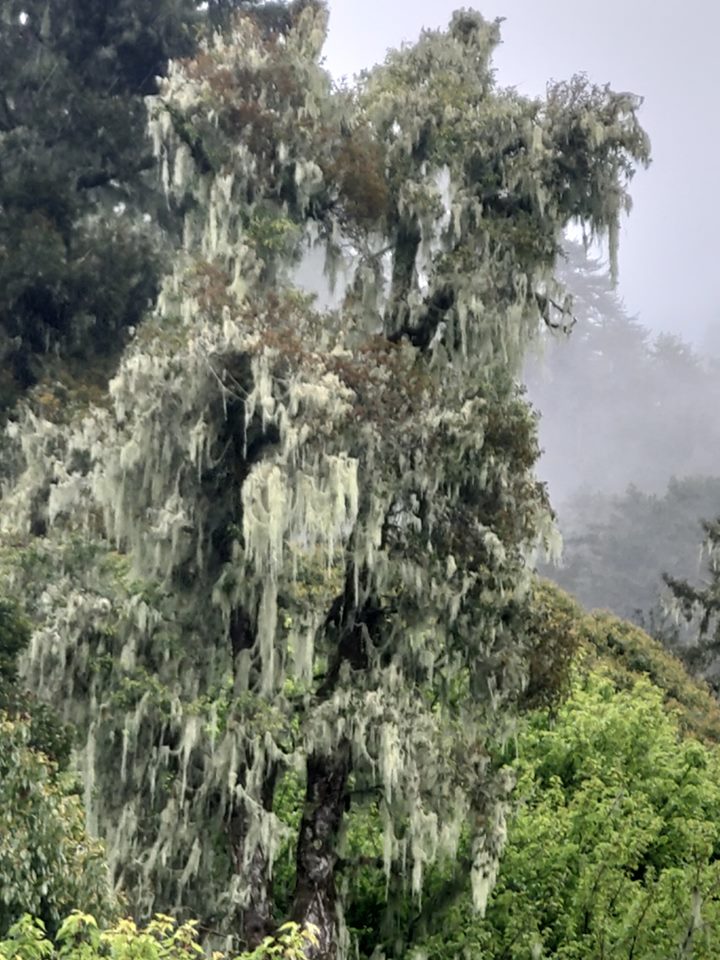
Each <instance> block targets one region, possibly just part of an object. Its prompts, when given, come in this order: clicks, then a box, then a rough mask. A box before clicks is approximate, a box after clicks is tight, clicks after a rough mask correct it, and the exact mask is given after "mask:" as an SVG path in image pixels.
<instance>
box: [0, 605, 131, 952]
mask: <svg viewBox="0 0 720 960" xmlns="http://www.w3.org/2000/svg"><path fill="white" fill-rule="evenodd" d="M29 636H30V631H29V628H28V625H27V624H26V623H25V622H24V621H23V619H22V618H21V617H20V616H19V615H18V612H17V608H16V606H15V605H14V604H12V603H10V602H8V601H6V600H0V810H1V811H2V812H1V813H0V827H1V828H0V936H2V935H4V934H5V933H6V932H7V931H8V929H9V928H10V926H11V925H12V924H14V923H15V922H17V921H19V920H20V918H21V917H22V915H23V914H24V913H26V912H28V911H29V912H32V913H34V914H36V915H37V917H38V918H39V919H41V920H42V921H43V923H44V924H45V926H46V927H47V928H48V929H50V930H51V931H54V930H56V929H57V928H58V925H59V923H60V921H61V919H62V918H63V916H64V915H65V913H67V912H68V911H69V910H70V909H72V908H74V907H75V908H76V907H78V906H82V907H83V908H84V909H87V910H93V911H95V912H96V913H97V914H98V916H101V917H103V916H104V917H107V916H109V915H110V914H111V912H112V909H113V903H112V898H111V896H110V892H109V887H108V877H107V868H106V865H105V857H104V850H103V848H102V846H101V845H100V844H98V843H97V842H96V841H93V840H91V839H90V838H89V837H88V835H87V833H86V831H85V815H84V811H83V807H82V801H81V799H80V797H79V796H78V795H77V793H76V790H75V779H76V778H75V776H74V775H73V774H70V773H68V771H67V767H68V759H69V736H68V732H67V730H66V729H65V728H64V727H63V724H62V723H59V722H58V719H57V716H55V715H53V713H52V711H50V710H49V709H48V708H47V707H45V706H44V705H42V704H39V703H37V702H35V701H34V699H33V698H32V697H30V696H29V695H27V694H25V693H24V692H23V691H22V690H21V689H20V688H19V687H18V677H17V657H18V656H19V654H20V653H21V652H22V650H23V649H24V647H25V645H26V643H27V641H28V639H29Z"/></svg>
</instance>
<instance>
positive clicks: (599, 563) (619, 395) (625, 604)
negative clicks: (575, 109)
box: [526, 244, 720, 629]
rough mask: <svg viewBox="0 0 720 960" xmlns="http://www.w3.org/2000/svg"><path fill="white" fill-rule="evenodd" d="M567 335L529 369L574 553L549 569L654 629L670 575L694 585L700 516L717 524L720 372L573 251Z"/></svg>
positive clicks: (552, 483) (548, 339)
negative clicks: (645, 316)
mask: <svg viewBox="0 0 720 960" xmlns="http://www.w3.org/2000/svg"><path fill="white" fill-rule="evenodd" d="M563 273H564V276H563V279H564V281H565V282H566V284H567V285H568V287H569V288H570V290H571V291H572V293H573V295H574V299H575V306H574V316H575V318H576V323H575V326H574V328H573V330H572V332H571V333H570V335H557V334H552V335H546V336H545V338H544V340H543V342H542V345H541V349H540V350H539V351H538V352H537V353H536V355H535V356H534V357H533V358H532V359H531V361H530V362H529V363H528V365H527V368H526V382H527V387H528V394H529V397H530V399H531V401H532V403H533V405H534V406H535V407H536V409H537V410H538V411H539V414H540V425H539V433H540V442H541V446H542V447H543V450H544V453H543V456H542V459H541V461H540V465H539V471H538V472H539V475H540V477H541V479H543V480H544V481H546V482H547V483H548V487H549V490H550V496H551V499H552V502H553V504H554V506H555V509H556V511H557V515H558V524H559V527H560V530H561V533H562V535H563V541H564V551H563V558H562V560H561V562H560V565H559V566H554V567H550V566H548V567H545V568H544V572H545V573H546V574H547V575H548V576H550V577H552V578H553V579H554V580H556V581H557V582H558V583H559V584H560V585H561V586H563V587H564V588H566V589H568V590H569V591H570V592H572V593H573V594H574V595H575V596H576V597H577V598H578V599H579V600H580V601H582V602H583V603H584V604H585V605H586V606H587V607H602V608H608V609H611V610H613V612H615V613H617V614H618V615H620V616H623V617H627V618H630V619H634V620H635V621H637V622H639V623H642V624H644V625H645V626H647V627H649V628H651V629H652V627H653V624H655V625H657V624H658V623H659V622H660V621H661V620H662V619H663V614H662V608H661V604H660V597H661V596H662V594H663V591H664V584H663V580H662V574H663V573H670V574H671V575H673V576H676V577H685V578H689V579H690V580H696V579H697V577H698V576H699V570H700V546H701V541H702V537H703V531H702V527H701V520H702V519H710V518H713V517H715V516H716V515H717V514H720V418H718V416H717V415H716V411H717V410H719V409H720V376H718V374H719V373H720V362H719V361H718V357H717V354H716V353H715V352H714V351H713V350H712V341H711V339H709V338H706V343H707V349H706V350H703V351H702V352H701V351H700V350H699V349H697V348H695V347H693V346H691V345H690V344H689V343H687V342H685V341H683V340H682V339H680V338H679V337H676V336H672V335H668V334H659V335H658V334H653V333H652V332H651V331H650V330H649V329H648V328H647V327H646V326H644V325H643V324H642V323H641V322H640V321H639V320H638V319H637V318H635V317H632V316H629V315H628V313H627V312H626V310H625V308H624V306H623V303H622V302H621V300H620V299H619V298H618V296H617V295H616V294H615V292H614V290H613V286H612V283H611V281H610V278H609V276H608V275H607V272H606V271H605V270H604V269H603V267H602V265H601V264H600V263H599V262H598V261H597V260H593V259H592V258H591V257H588V256H587V255H586V253H585V250H584V249H583V247H582V245H580V244H571V245H569V247H568V250H567V258H566V261H565V265H564V268H563Z"/></svg>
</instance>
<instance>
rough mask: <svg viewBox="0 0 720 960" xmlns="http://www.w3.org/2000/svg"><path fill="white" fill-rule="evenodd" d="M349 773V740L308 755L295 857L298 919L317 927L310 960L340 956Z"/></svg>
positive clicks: (294, 907) (330, 959)
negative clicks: (340, 876) (340, 853)
mask: <svg viewBox="0 0 720 960" xmlns="http://www.w3.org/2000/svg"><path fill="white" fill-rule="evenodd" d="M349 773H350V745H349V744H348V743H341V744H340V745H339V746H338V747H337V749H336V750H335V752H334V753H332V754H329V755H320V754H313V755H312V756H310V757H309V758H308V762H307V787H306V793H305V809H304V811H303V816H302V820H301V823H300V832H299V835H298V846H297V856H296V863H297V881H296V886H295V897H294V903H293V919H294V920H295V921H296V922H297V923H300V924H312V925H313V926H314V927H315V933H316V936H317V938H318V944H317V946H312V947H310V948H309V949H308V952H307V956H308V958H309V960H335V958H336V957H337V935H338V904H337V888H336V884H335V868H336V865H337V836H338V831H339V829H340V824H341V823H342V817H343V813H344V811H345V791H346V787H347V780H348V775H349Z"/></svg>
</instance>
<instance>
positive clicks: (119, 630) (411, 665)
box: [3, 0, 648, 958]
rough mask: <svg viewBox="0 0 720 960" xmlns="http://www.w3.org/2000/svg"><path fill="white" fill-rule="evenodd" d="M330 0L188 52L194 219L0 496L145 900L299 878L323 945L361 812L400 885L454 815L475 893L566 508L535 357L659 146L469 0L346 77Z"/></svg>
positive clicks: (254, 895)
mask: <svg viewBox="0 0 720 960" xmlns="http://www.w3.org/2000/svg"><path fill="white" fill-rule="evenodd" d="M326 20H327V11H326V8H325V6H324V4H322V3H320V2H316V0H310V2H296V3H294V4H292V5H291V6H290V7H289V8H288V10H287V16H285V17H280V16H278V17H277V18H270V19H268V18H265V19H264V20H262V21H258V20H257V19H255V18H253V17H252V16H249V15H243V16H240V17H238V18H237V19H235V20H234V21H232V28H231V29H230V30H229V31H226V32H225V33H224V35H220V34H218V35H216V36H215V37H214V38H213V39H212V40H211V41H208V42H207V43H206V44H205V45H204V46H203V47H202V49H201V50H200V52H199V53H198V55H197V56H196V57H195V58H194V59H192V60H188V61H184V62H178V63H175V64H173V66H172V68H171V70H170V73H169V76H168V78H167V81H166V82H165V83H164V84H163V86H162V89H161V92H160V95H159V96H158V98H157V99H156V101H155V104H154V108H153V117H154V119H153V135H154V145H155V153H156V155H157V156H158V157H159V158H160V164H161V175H162V179H163V182H164V184H165V186H166V189H167V191H168V194H169V196H170V197H171V198H172V200H173V202H174V203H175V204H176V205H177V206H178V207H180V208H183V209H184V210H185V211H186V214H185V227H184V245H183V250H182V252H181V254H180V255H179V256H178V257H177V258H176V260H175V263H174V269H173V271H172V273H171V274H170V275H169V276H168V278H167V279H166V281H165V282H164V284H163V288H162V292H161V296H160V298H159V301H158V306H157V310H156V311H155V313H154V315H153V316H152V317H150V318H148V319H147V320H146V321H145V323H144V324H143V325H142V326H141V327H140V328H139V330H138V332H137V335H136V336H135V338H134V341H133V342H132V343H131V344H130V346H129V348H128V350H127V351H126V354H125V356H124V358H123V360H122V363H121V365H120V368H119V370H118V373H117V375H116V377H115V378H114V380H113V381H112V382H111V384H110V388H109V393H108V396H107V397H106V399H105V401H104V402H102V403H99V404H97V405H95V406H91V407H90V408H89V409H88V410H87V411H86V412H85V413H84V414H83V415H81V416H78V417H74V418H66V419H63V418H62V417H59V416H56V417H55V418H54V422H51V421H49V420H46V419H43V418H42V417H41V416H39V415H38V413H37V411H36V412H34V413H33V412H29V411H28V412H27V413H26V414H25V415H24V417H23V418H21V419H20V420H19V421H18V422H17V423H14V424H13V425H12V427H11V433H12V435H13V437H14V438H15V442H16V445H17V458H18V463H19V467H18V478H17V481H16V484H15V487H14V490H13V491H11V492H10V493H9V494H8V496H7V497H6V498H5V500H4V504H3V510H4V524H5V527H6V529H7V531H8V534H7V535H6V540H5V543H6V546H7V550H6V553H7V557H8V559H9V561H11V562H12V564H13V566H12V577H13V578H14V583H15V587H16V589H18V590H22V592H23V595H24V598H25V601H26V604H27V606H28V609H29V610H30V611H31V612H32V614H33V616H34V617H35V618H37V619H38V620H39V621H40V623H41V626H40V627H39V629H38V630H37V631H36V634H35V636H34V638H33V642H32V645H31V652H30V656H29V657H28V658H27V662H26V669H27V675H28V676H29V677H31V678H32V680H33V682H34V684H35V685H36V687H37V689H38V690H39V691H41V692H43V693H44V694H45V695H47V696H49V697H51V698H53V699H55V700H56V701H59V702H61V703H62V704H63V705H64V707H65V709H66V711H67V713H68V715H69V716H70V717H71V718H72V719H73V720H74V721H75V722H77V723H78V724H79V725H80V726H81V727H82V728H83V729H84V730H85V733H86V741H85V746H84V750H83V752H82V755H81V768H82V770H83V773H84V777H85V781H86V785H87V798H88V804H89V808H90V811H89V812H90V818H91V823H93V824H94V825H95V826H96V827H97V828H98V829H99V830H100V831H101V833H102V834H103V835H104V836H105V837H107V840H108V844H109V847H110V859H111V866H112V868H113V870H114V873H115V878H116V880H117V881H118V882H119V883H121V884H122V885H124V887H125V889H126V890H127V892H128V894H129V896H130V897H131V899H132V901H133V903H134V905H135V908H136V909H137V910H138V911H140V912H142V911H149V910H151V909H153V908H157V907H163V908H165V909H167V908H168V906H171V905H175V906H182V905H186V906H187V905H190V909H191V911H192V912H193V913H197V912H199V913H200V914H201V915H202V916H203V918H204V919H205V920H206V922H208V924H209V925H210V926H211V927H213V928H214V929H215V930H216V931H220V932H222V933H225V934H233V933H235V934H239V936H240V937H241V939H242V940H244V941H246V942H248V943H250V944H252V943H256V942H257V941H258V940H259V939H260V938H261V937H262V936H263V934H264V933H265V932H266V931H267V930H269V929H271V928H272V927H273V925H274V924H275V923H276V922H277V920H278V919H279V915H283V914H289V915H290V916H292V917H293V918H294V919H296V920H298V921H300V922H303V923H310V922H311V923H313V924H315V925H316V926H317V928H318V931H319V934H318V936H319V940H318V944H317V946H314V947H312V948H311V949H310V953H311V954H312V955H313V956H316V957H319V958H329V957H334V956H336V955H337V954H342V953H344V952H345V951H346V949H347V947H348V936H347V935H346V934H345V933H343V904H344V902H345V900H346V899H347V895H348V894H347V883H346V881H345V880H344V879H343V876H344V872H345V871H346V870H348V869H352V864H351V863H349V862H348V860H346V858H345V856H344V855H343V853H342V844H343V841H342V834H343V825H344V823H345V822H346V821H347V818H348V816H349V815H352V813H353V811H357V810H360V811H365V812H366V814H367V816H370V817H375V818H377V819H378V821H379V822H380V823H381V825H382V834H383V843H382V853H381V856H380V857H379V861H380V862H379V870H381V871H384V873H385V875H386V878H387V880H386V883H387V885H388V890H389V892H390V893H391V894H392V893H393V892H394V891H395V892H397V891H398V890H400V889H402V887H403V885H406V886H407V889H408V890H410V891H411V892H412V894H413V895H414V896H415V897H416V898H418V900H419V899H420V898H421V895H422V892H423V888H424V885H425V879H426V874H427V870H428V869H429V867H430V866H431V865H432V864H433V863H434V862H436V861H438V860H449V861H452V860H453V858H454V857H455V855H456V852H457V850H458V847H459V844H460V843H461V842H463V843H466V844H467V849H468V850H469V862H470V864H471V870H470V872H471V874H472V886H473V890H474V899H475V904H476V907H477V908H478V909H480V910H482V909H484V906H485V902H486V899H487V896H488V892H489V889H490V888H491V886H492V882H493V878H494V876H495V871H496V865H497V860H498V856H499V853H500V850H501V847H502V844H503V840H504V835H505V826H504V805H505V802H506V799H507V792H508V789H509V787H510V781H509V778H508V776H507V773H506V772H505V771H503V770H500V771H497V770H495V769H494V768H493V763H492V756H491V751H490V743H491V741H492V738H493V737H496V736H498V735H500V734H502V733H503V731H505V732H507V724H508V721H509V719H510V717H511V715H512V710H513V705H514V703H515V702H516V700H517V698H518V696H519V695H520V693H521V692H522V690H523V688H524V687H526V686H527V684H528V682H529V674H530V670H531V663H532V660H533V656H532V649H531V648H532V640H531V637H530V632H529V629H528V626H527V618H526V608H527V604H528V594H529V586H530V572H531V555H532V551H533V549H534V547H535V546H536V544H537V542H538V540H540V539H542V537H543V536H544V534H545V532H546V531H547V530H548V527H549V520H550V515H549V510H548V505H547V502H546V496H545V493H544V490H543V488H542V486H541V485H539V484H538V483H537V482H536V481H535V479H534V476H533V472H532V471H533V465H534V463H535V460H536V457H537V445H536V440H535V422H534V418H533V416H532V415H531V413H530V411H529V409H528V407H527V405H526V404H525V402H524V400H523V398H522V395H521V394H520V392H519V390H518V387H517V385H516V379H515V378H516V375H517V372H518V369H519V365H520V362H521V359H522V356H523V351H524V349H525V346H526V344H527V342H528V341H529V340H530V339H531V338H532V336H533V335H534V333H535V331H536V330H537V328H538V326H539V325H540V324H542V322H543V321H544V322H546V323H553V324H555V323H564V322H565V321H566V319H567V317H566V315H565V310H566V305H565V304H564V301H563V298H562V292H561V291H559V290H558V289H557V285H556V283H555V281H554V279H553V271H554V266H555V260H556V256H557V253H558V250H559V244H560V241H561V236H562V232H563V229H564V227H565V226H566V225H567V224H568V223H569V222H570V221H574V220H577V219H581V220H583V221H585V222H586V223H587V224H589V226H590V227H591V228H592V229H595V230H598V231H604V230H609V231H610V233H611V235H612V236H613V237H614V236H615V235H616V232H617V224H618V218H619V216H620V214H621V211H622V210H623V209H624V207H625V206H626V203H627V195H626V186H627V181H628V180H629V178H630V176H631V174H632V169H633V163H634V162H635V161H636V160H639V161H645V160H646V159H647V151H648V146H647V141H646V138H645V136H644V134H643V132H642V130H641V129H640V127H639V125H638V122H637V120H636V108H637V105H638V104H637V101H636V99H635V98H634V97H631V96H629V95H627V94H622V95H618V94H614V93H612V92H611V91H610V90H608V89H605V88H603V89H598V88H595V87H593V86H591V85H590V84H588V83H587V82H586V81H585V80H583V79H576V80H574V81H572V82H570V83H567V84H559V85H556V86H553V87H551V88H550V90H549V92H548V96H547V98H546V99H545V100H527V99H524V98H522V97H520V96H519V95H518V94H516V93H515V92H513V91H508V90H502V89H497V88H496V87H495V84H494V80H493V72H492V67H491V55H492V52H493V49H494V47H495V46H496V44H497V43H498V41H499V29H498V24H497V23H489V22H487V21H485V20H483V18H482V17H481V16H480V15H479V14H476V13H470V12H463V13H458V14H456V15H455V16H454V17H453V19H452V22H451V24H450V26H449V28H448V29H447V30H445V31H433V32H426V33H424V34H423V36H422V37H421V39H420V40H419V42H418V43H417V44H416V45H415V46H412V47H407V48H404V49H402V50H400V51H398V52H394V53H391V54H390V55H389V56H388V58H387V60H386V62H385V63H384V64H383V65H381V66H379V67H377V68H375V69H374V70H372V71H371V72H369V73H368V74H367V75H366V76H365V77H364V78H363V80H362V81H361V83H360V85H359V86H358V88H357V89H354V90H352V91H348V90H335V89H334V88H333V85H332V83H331V80H330V78H329V77H328V75H327V74H326V73H325V72H324V70H323V69H322V68H321V66H320V65H319V57H320V52H321V49H322V44H323V40H324V36H325V29H326ZM311 248H319V249H320V250H321V251H322V252H323V255H324V257H325V259H326V268H327V279H326V280H323V279H322V278H315V280H314V284H315V287H316V289H319V290H320V294H321V296H320V297H319V298H318V301H317V303H316V304H315V305H314V304H313V300H314V297H313V294H312V293H310V292H308V291H307V290H304V289H303V288H302V286H301V285H300V280H301V279H302V278H303V277H306V276H307V275H308V268H309V264H311V263H312V262H313V257H314V254H315V250H311ZM333 278H334V287H333V285H332V283H331V280H332V279H333ZM553 303H554V304H557V305H558V306H557V307H556V306H553ZM45 525H47V528H48V531H49V532H48V534H47V536H45V537H43V538H41V539H40V540H32V539H31V531H32V530H33V529H35V530H43V529H44V527H45ZM10 534H12V537H13V538H14V539H13V541H12V544H13V545H12V546H11V545H10ZM298 789H299V790H301V791H302V793H303V795H304V802H303V803H302V804H301V810H300V811H295V809H294V807H293V804H292V803H290V802H289V801H288V797H289V796H291V795H292V794H293V791H294V790H298ZM288 845H289V846H290V848H291V849H292V850H293V867H292V870H291V879H290V880H289V885H290V887H291V890H290V891H289V895H288V896H287V898H285V899H284V894H283V892H282V891H281V890H279V889H277V888H274V886H273V883H274V881H273V877H274V874H273V864H274V861H276V859H277V857H278V853H279V851H281V850H282V849H283V848H287V847H288ZM463 869H464V867H463ZM452 882H453V883H455V882H456V878H453V881H452ZM390 900H392V897H391V898H390ZM392 917H393V914H392V908H391V907H390V908H389V913H388V919H387V927H386V930H387V929H390V930H391V932H392ZM381 936H382V934H381V932H378V940H379V939H380V937H381ZM408 936H409V931H408V930H404V931H403V930H401V931H397V930H396V931H395V932H394V933H392V935H389V936H388V938H387V941H388V946H387V949H388V950H390V951H392V950H393V949H397V950H399V951H402V949H403V946H402V945H403V943H404V942H405V941H406V940H407V937H408ZM393 944H394V945H395V946H394V947H393Z"/></svg>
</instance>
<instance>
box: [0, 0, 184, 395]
mask: <svg viewBox="0 0 720 960" xmlns="http://www.w3.org/2000/svg"><path fill="white" fill-rule="evenodd" d="M195 19H197V15H196V13H195V5H194V3H193V2H192V0H162V2H160V3H158V2H150V0H120V2H117V3H114V4H107V3H103V2H100V0H92V2H89V3H88V2H84V0H83V2H80V0H71V2H68V0H50V2H45V0H9V2H7V3H4V4H3V9H2V13H1V14H0V23H1V25H2V30H1V33H0V90H2V93H1V94H0V142H1V143H2V150H1V151H0V155H1V160H0V355H1V356H2V370H3V372H2V376H1V377H0V410H1V409H5V410H6V409H7V407H8V406H9V405H10V404H12V402H13V401H14V400H15V399H16V397H17V396H18V395H19V394H21V393H22V392H23V391H24V390H26V389H27V388H28V387H31V386H32V385H34V384H35V383H36V382H37V381H38V380H39V379H41V378H43V377H44V376H45V377H48V378H49V379H50V380H52V379H53V378H56V377H57V376H58V375H60V374H62V375H64V376H65V378H66V379H69V380H70V383H72V382H73V377H77V375H78V373H79V372H80V371H82V375H83V377H84V379H85V381H86V385H87V381H88V380H89V379H90V377H89V375H88V361H89V360H91V361H92V364H91V367H90V369H92V371H93V374H94V376H93V379H94V380H96V381H98V382H100V383H102V382H103V379H105V380H106V379H107V377H108V375H109V373H110V372H111V371H112V366H113V363H114V362H116V361H117V357H118V356H119V354H120V352H121V350H122V347H123V344H124V339H125V331H126V330H127V328H128V327H129V326H132V325H134V324H137V323H138V322H139V321H140V318H141V317H142V315H143V314H144V312H145V311H146V310H147V307H148V303H149V301H151V300H152V299H153V297H154V296H155V294H156V292H157V286H158V274H159V270H160V266H161V262H162V258H161V256H160V244H159V242H158V226H157V222H158V220H159V222H160V223H162V224H164V225H165V226H169V225H170V224H171V222H172V218H171V217H170V215H169V214H168V213H163V209H162V206H160V205H159V204H158V200H157V197H156V193H157V191H156V188H155V183H156V177H155V173H154V167H155V162H156V161H155V158H154V157H153V154H152V150H151V148H150V144H149V141H148V140H147V137H146V132H145V128H146V112H145V102H144V101H145V97H146V96H147V95H149V94H151V93H153V92H155V90H156V78H157V77H158V76H159V75H164V74H165V72H166V69H167V61H168V59H169V58H170V57H171V56H182V55H187V54H189V53H190V52H191V51H192V50H193V48H194V38H193V21H194V20H195ZM149 173H151V178H150V179H149V178H148V174H149ZM164 242H165V243H167V242H168V238H167V237H166V238H165V241H164ZM58 353H59V354H60V356H61V358H62V362H61V361H59V360H58V356H57V354H58Z"/></svg>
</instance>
